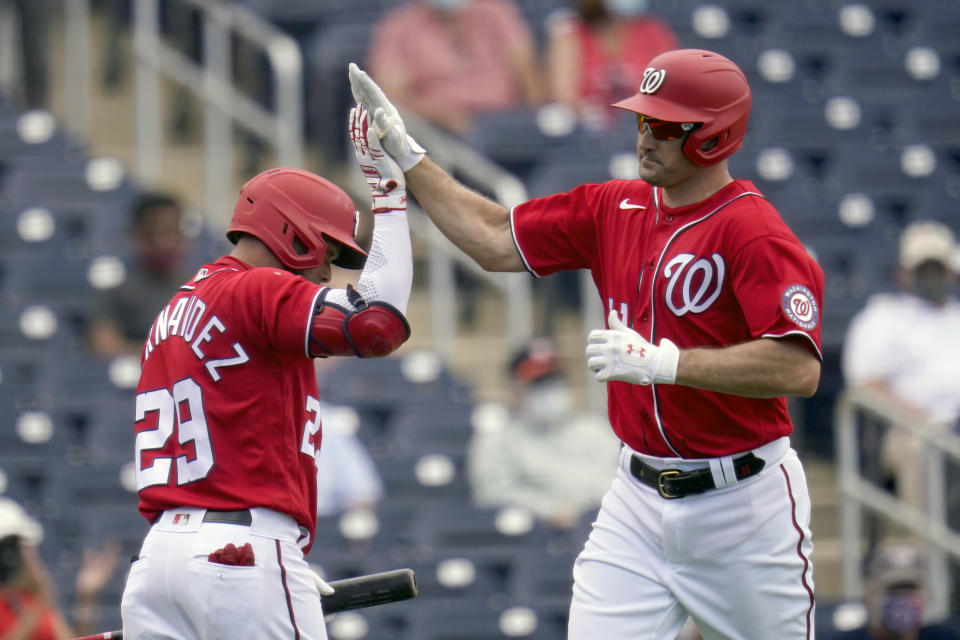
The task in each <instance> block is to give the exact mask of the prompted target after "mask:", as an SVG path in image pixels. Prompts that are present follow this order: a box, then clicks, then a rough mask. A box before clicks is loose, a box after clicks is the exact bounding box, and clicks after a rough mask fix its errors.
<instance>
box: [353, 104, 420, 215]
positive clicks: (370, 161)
mask: <svg viewBox="0 0 960 640" xmlns="http://www.w3.org/2000/svg"><path fill="white" fill-rule="evenodd" d="M347 129H348V130H349V132H350V141H351V142H352V143H353V152H354V154H355V155H356V156H357V162H358V163H359V164H360V171H362V172H363V176H364V178H366V180H367V185H368V186H369V187H370V196H371V200H372V206H371V211H373V213H386V212H387V211H405V210H406V208H407V191H406V184H405V182H404V179H403V171H401V170H400V166H399V165H398V164H397V163H396V161H394V159H393V158H391V157H390V156H389V155H387V154H386V153H384V151H383V147H382V146H381V145H380V138H378V137H377V132H376V131H375V130H374V127H373V124H372V123H371V121H370V115H369V114H368V113H367V110H366V109H365V108H364V107H363V106H362V105H359V104H358V105H357V106H356V107H354V108H353V109H351V110H350V117H349V118H348V120H347Z"/></svg>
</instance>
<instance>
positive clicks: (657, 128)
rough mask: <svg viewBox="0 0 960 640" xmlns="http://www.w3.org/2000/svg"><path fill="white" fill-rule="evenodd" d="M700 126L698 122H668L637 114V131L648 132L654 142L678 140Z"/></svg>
mask: <svg viewBox="0 0 960 640" xmlns="http://www.w3.org/2000/svg"><path fill="white" fill-rule="evenodd" d="M700 125H701V123H700V122H670V121H668V120H657V119H656V118H650V117H648V116H645V115H643V114H642V113H638V114H637V131H640V132H641V133H648V132H649V133H650V135H652V136H653V139H654V140H679V139H680V138H682V137H683V136H684V135H686V134H688V133H690V132H691V131H693V130H694V129H696V128H698V127H699V126H700Z"/></svg>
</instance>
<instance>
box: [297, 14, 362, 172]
mask: <svg viewBox="0 0 960 640" xmlns="http://www.w3.org/2000/svg"><path fill="white" fill-rule="evenodd" d="M314 4H316V3H314ZM372 33H373V20H371V19H370V16H369V15H361V16H357V15H356V14H347V15H346V16H344V17H342V18H338V19H337V20H334V21H330V22H327V23H324V24H321V25H320V26H318V27H317V29H316V31H315V32H314V33H313V34H312V35H311V36H310V37H309V40H308V42H307V44H306V58H307V62H308V67H307V69H308V74H307V76H306V77H307V87H306V94H307V104H308V105H309V107H308V109H307V113H308V118H307V129H308V131H310V133H311V135H312V136H313V138H314V139H315V140H316V142H317V145H318V146H319V148H320V152H321V153H322V154H323V156H324V157H325V158H327V159H329V160H331V161H335V162H342V161H344V160H345V159H346V158H347V155H348V147H347V135H346V129H345V123H346V116H347V113H349V111H350V108H351V107H353V105H354V100H353V96H352V95H351V93H350V83H349V80H348V78H347V65H348V63H350V62H356V63H357V64H359V65H361V66H363V65H364V61H365V59H366V56H367V47H368V44H369V42H370V37H371V35H372ZM349 155H350V156H352V155H353V154H352V151H350V153H349Z"/></svg>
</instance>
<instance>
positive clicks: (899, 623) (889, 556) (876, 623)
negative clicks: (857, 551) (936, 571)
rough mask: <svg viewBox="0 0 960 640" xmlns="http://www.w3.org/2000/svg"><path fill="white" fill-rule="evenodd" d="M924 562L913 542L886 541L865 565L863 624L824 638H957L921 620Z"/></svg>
mask: <svg viewBox="0 0 960 640" xmlns="http://www.w3.org/2000/svg"><path fill="white" fill-rule="evenodd" d="M923 574H924V565H923V560H922V558H921V557H920V550H919V549H917V548H916V547H914V546H912V545H907V544H896V545H888V546H886V547H884V548H882V549H881V550H879V551H878V552H877V553H876V555H875V556H874V558H873V560H872V561H871V562H870V564H869V566H868V567H867V574H866V576H865V577H866V584H865V585H864V605H866V609H867V621H866V624H865V625H864V626H862V627H860V628H858V629H852V630H849V631H842V632H839V633H835V634H833V635H831V636H828V637H827V638H824V640H960V633H958V632H957V631H956V630H955V629H951V628H949V627H948V626H946V625H942V624H924V623H923V613H924V608H925V606H926V600H925V597H926V594H925V593H924V587H923V581H924V575H923Z"/></svg>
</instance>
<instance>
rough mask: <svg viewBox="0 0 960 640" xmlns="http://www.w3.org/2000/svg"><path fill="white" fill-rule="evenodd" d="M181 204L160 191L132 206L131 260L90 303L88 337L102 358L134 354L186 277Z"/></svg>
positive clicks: (139, 348) (147, 195)
mask: <svg viewBox="0 0 960 640" xmlns="http://www.w3.org/2000/svg"><path fill="white" fill-rule="evenodd" d="M182 218H183V213H182V210H181V208H180V203H179V202H178V201H177V200H176V199H175V198H173V197H171V196H169V195H166V194H162V193H147V194H144V195H143V196H142V197H141V198H140V199H139V201H138V202H137V203H136V205H135V206H134V208H133V220H132V238H131V240H132V246H133V250H134V255H133V263H132V264H130V265H129V266H128V269H127V274H126V278H125V279H124V281H123V282H122V283H121V284H120V285H119V286H117V287H114V288H113V289H107V290H105V291H103V292H101V293H100V295H99V296H98V297H97V299H96V301H95V302H94V306H93V311H92V317H91V321H90V330H89V342H90V348H91V349H92V350H93V352H94V353H95V354H97V355H99V356H102V357H107V358H110V357H115V356H118V355H123V354H126V355H133V356H137V357H139V355H140V351H141V350H142V349H143V341H144V338H145V337H146V334H147V331H149V329H150V325H152V324H153V321H154V320H155V319H156V317H157V313H158V312H159V311H160V309H162V308H163V306H164V305H165V304H166V303H167V302H168V301H169V300H170V296H171V295H173V293H174V292H175V291H176V290H177V289H178V288H179V287H180V285H181V284H183V283H184V282H186V280H187V279H188V278H189V275H190V274H189V273H187V272H186V265H185V264H184V255H185V253H186V250H187V246H188V240H187V237H186V236H185V235H184V233H183V228H182V223H183V220H182Z"/></svg>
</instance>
